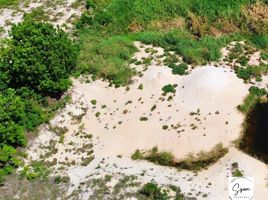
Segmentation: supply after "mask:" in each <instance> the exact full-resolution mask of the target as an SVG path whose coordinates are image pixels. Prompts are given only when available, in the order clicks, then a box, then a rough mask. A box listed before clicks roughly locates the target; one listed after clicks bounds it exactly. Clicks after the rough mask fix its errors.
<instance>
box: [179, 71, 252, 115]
mask: <svg viewBox="0 0 268 200" xmlns="http://www.w3.org/2000/svg"><path fill="white" fill-rule="evenodd" d="M179 87H180V90H179V91H178V92H177V96H176V98H177V100H179V101H183V103H184V106H185V107H186V108H189V109H191V110H193V109H194V110H195V109H198V108H199V109H201V110H203V111H208V112H215V110H217V109H223V110H225V111H228V110H231V109H233V108H234V107H236V106H237V105H239V104H240V103H241V102H242V100H243V98H244V94H246V93H247V86H246V85H245V84H244V83H243V81H242V80H241V79H239V78H237V77H236V75H235V74H234V73H233V72H231V71H230V70H227V69H224V68H216V67H211V66H207V67H202V68H197V69H195V70H193V72H192V73H191V74H189V75H188V76H185V78H184V79H183V80H182V81H181V82H180V84H179ZM226 102H228V103H226Z"/></svg>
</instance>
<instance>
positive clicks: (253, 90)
mask: <svg viewBox="0 0 268 200" xmlns="http://www.w3.org/2000/svg"><path fill="white" fill-rule="evenodd" d="M249 92H250V94H253V95H256V96H258V97H261V96H264V95H267V91H266V90H265V89H264V88H258V87H256V86H251V87H250V88H249Z"/></svg>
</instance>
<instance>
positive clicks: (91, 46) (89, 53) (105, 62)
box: [78, 32, 137, 85]
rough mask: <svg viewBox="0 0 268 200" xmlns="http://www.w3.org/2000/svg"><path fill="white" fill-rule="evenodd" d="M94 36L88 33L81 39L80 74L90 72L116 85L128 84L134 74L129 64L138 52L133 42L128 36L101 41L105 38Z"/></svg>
mask: <svg viewBox="0 0 268 200" xmlns="http://www.w3.org/2000/svg"><path fill="white" fill-rule="evenodd" d="M94 34H95V33H94V32H93V33H88V32H86V33H83V34H82V36H81V37H80V40H81V43H82V45H81V52H80V56H79V58H78V61H79V69H78V70H79V73H81V72H82V73H85V72H89V73H91V74H94V75H95V76H96V77H97V78H100V77H101V78H105V79H108V80H110V81H111V82H112V83H113V84H115V85H122V84H126V83H127V82H128V80H129V78H130V77H132V75H133V74H134V72H133V71H132V70H131V69H130V68H129V67H128V62H129V61H130V59H131V57H132V55H133V54H134V52H136V51H137V49H136V48H135V47H134V46H133V43H132V42H133V41H132V40H131V39H130V38H128V37H127V36H114V37H110V38H107V37H105V36H104V38H103V39H101V38H102V37H103V36H101V35H98V34H97V35H94Z"/></svg>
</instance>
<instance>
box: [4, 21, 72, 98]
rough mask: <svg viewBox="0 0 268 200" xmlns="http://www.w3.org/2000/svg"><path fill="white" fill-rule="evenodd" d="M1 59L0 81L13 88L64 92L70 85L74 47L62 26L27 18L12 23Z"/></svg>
mask: <svg viewBox="0 0 268 200" xmlns="http://www.w3.org/2000/svg"><path fill="white" fill-rule="evenodd" d="M11 37H12V38H11V40H10V43H9V46H8V47H6V49H5V50H4V51H5V54H4V55H2V58H1V60H0V73H1V77H0V80H1V81H3V82H4V83H6V84H7V85H8V86H9V87H12V88H21V87H28V88H30V89H33V90H34V91H36V92H38V93H41V94H44V95H56V94H58V93H61V92H64V91H66V90H67V89H68V87H69V86H70V84H71V81H70V80H69V78H68V77H69V75H70V73H71V72H72V71H73V70H74V68H75V66H76V57H77V49H76V47H75V46H74V44H73V42H72V41H71V40H70V39H69V38H68V37H67V35H66V34H65V33H64V31H62V30H61V29H56V28H53V26H52V25H51V24H48V23H43V22H33V21H31V20H26V21H24V22H22V23H19V24H18V25H14V26H13V27H12V30H11Z"/></svg>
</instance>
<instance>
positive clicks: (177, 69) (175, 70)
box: [172, 63, 188, 75]
mask: <svg viewBox="0 0 268 200" xmlns="http://www.w3.org/2000/svg"><path fill="white" fill-rule="evenodd" d="M187 69H188V65H187V64H185V63H181V64H179V65H175V66H174V67H172V74H175V75H176V74H178V75H185V74H186V73H187V72H186V71H187Z"/></svg>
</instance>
